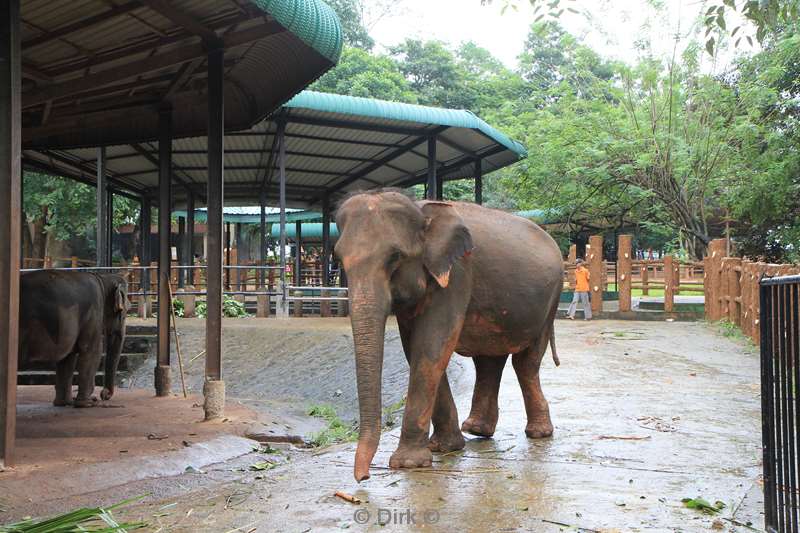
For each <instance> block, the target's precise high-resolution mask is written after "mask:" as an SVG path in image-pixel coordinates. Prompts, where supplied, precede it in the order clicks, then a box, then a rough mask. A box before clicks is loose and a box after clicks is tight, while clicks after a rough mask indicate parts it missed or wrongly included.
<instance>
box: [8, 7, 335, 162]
mask: <svg viewBox="0 0 800 533" xmlns="http://www.w3.org/2000/svg"><path fill="white" fill-rule="evenodd" d="M21 22H22V24H21V26H22V28H21V34H22V35H21V41H22V42H21V44H22V76H23V80H22V107H23V118H22V120H23V130H22V137H23V147H24V148H41V149H45V148H46V149H55V148H71V147H81V146H97V145H101V144H115V143H122V142H124V143H131V142H142V141H146V140H150V139H155V138H156V137H157V121H158V119H157V117H158V109H159V107H163V106H165V105H171V107H172V109H173V124H174V134H175V136H176V137H185V136H191V135H205V134H206V132H207V116H208V113H207V112H206V109H207V77H208V73H207V71H208V67H207V61H206V60H207V57H208V50H209V49H212V48H216V47H223V48H224V54H225V55H224V67H225V83H224V95H225V96H224V97H225V128H226V130H229V131H230V130H240V129H245V128H249V127H251V126H252V125H253V124H254V123H256V122H258V121H260V120H262V119H263V118H264V117H265V116H267V115H268V114H269V113H270V112H272V111H273V110H275V109H277V108H278V107H280V106H281V105H282V104H283V103H285V102H286V101H287V100H288V99H290V98H291V97H292V96H294V95H295V94H297V92H299V91H300V90H302V89H303V88H305V87H306V86H307V85H308V84H309V83H311V82H312V81H314V80H315V79H316V78H317V77H319V76H320V75H321V74H323V73H324V72H325V71H327V70H328V69H329V68H330V67H331V66H333V64H334V63H335V62H336V61H337V60H338V58H339V54H340V51H341V46H342V32H341V27H340V24H339V21H338V19H337V17H336V15H335V13H334V12H333V10H332V9H331V8H330V7H329V6H328V5H326V4H325V3H324V2H323V1H322V0H170V1H164V0H118V1H116V2H111V1H108V0H22V2H21Z"/></svg>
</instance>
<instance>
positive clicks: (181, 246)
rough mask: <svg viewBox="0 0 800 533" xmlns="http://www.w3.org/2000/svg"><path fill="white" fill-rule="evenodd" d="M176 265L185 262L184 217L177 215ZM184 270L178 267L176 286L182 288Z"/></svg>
mask: <svg viewBox="0 0 800 533" xmlns="http://www.w3.org/2000/svg"><path fill="white" fill-rule="evenodd" d="M177 245H178V265H185V264H187V263H186V217H178V242H177ZM185 273H186V271H185V270H184V269H182V268H179V269H178V287H180V288H183V285H184V279H185V277H184V274H185Z"/></svg>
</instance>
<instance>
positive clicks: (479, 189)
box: [475, 159, 483, 205]
mask: <svg viewBox="0 0 800 533" xmlns="http://www.w3.org/2000/svg"><path fill="white" fill-rule="evenodd" d="M475 203H476V204H478V205H483V161H482V160H480V159H478V160H476V161H475Z"/></svg>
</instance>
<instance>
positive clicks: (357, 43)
mask: <svg viewBox="0 0 800 533" xmlns="http://www.w3.org/2000/svg"><path fill="white" fill-rule="evenodd" d="M328 5H330V6H331V7H332V8H333V10H334V11H335V12H336V14H337V15H338V16H339V22H340V23H341V25H342V34H343V37H344V42H345V43H346V44H347V45H349V46H353V47H356V48H361V49H363V50H372V48H373V47H374V46H375V40H374V39H373V38H372V37H370V35H369V31H368V30H367V28H366V27H365V26H364V24H363V20H362V13H363V6H362V2H361V1H360V0H328Z"/></svg>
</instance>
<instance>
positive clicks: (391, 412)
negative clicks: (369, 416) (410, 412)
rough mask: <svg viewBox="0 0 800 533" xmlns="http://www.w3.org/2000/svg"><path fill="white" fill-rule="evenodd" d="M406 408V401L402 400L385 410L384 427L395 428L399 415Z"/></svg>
mask: <svg viewBox="0 0 800 533" xmlns="http://www.w3.org/2000/svg"><path fill="white" fill-rule="evenodd" d="M405 406H406V399H405V398H401V399H400V400H398V401H396V402H395V403H393V404H392V405H390V406H388V407H384V408H383V420H384V425H385V426H386V427H387V428H393V427H394V426H395V425H396V424H397V419H398V418H399V416H398V415H399V413H400V411H402V410H403V409H404V408H405Z"/></svg>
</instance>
